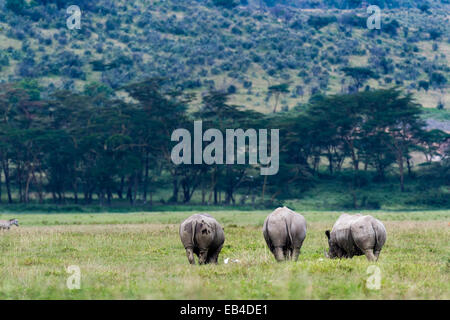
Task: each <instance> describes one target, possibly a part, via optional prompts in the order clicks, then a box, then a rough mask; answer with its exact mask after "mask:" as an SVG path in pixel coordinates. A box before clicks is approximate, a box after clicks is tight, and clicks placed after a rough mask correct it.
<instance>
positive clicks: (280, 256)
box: [273, 247, 284, 262]
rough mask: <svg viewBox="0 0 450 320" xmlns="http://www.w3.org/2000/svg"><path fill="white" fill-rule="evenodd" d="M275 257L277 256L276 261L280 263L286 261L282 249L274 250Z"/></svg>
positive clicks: (276, 248)
mask: <svg viewBox="0 0 450 320" xmlns="http://www.w3.org/2000/svg"><path fill="white" fill-rule="evenodd" d="M273 255H274V256H275V259H276V260H277V261H278V262H280V261H283V260H284V253H283V248H282V247H275V248H274V249H273Z"/></svg>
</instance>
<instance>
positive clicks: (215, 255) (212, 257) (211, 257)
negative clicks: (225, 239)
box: [208, 246, 222, 264]
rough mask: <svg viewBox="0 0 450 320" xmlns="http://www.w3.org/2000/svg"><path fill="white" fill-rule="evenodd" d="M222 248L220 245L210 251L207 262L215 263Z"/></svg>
mask: <svg viewBox="0 0 450 320" xmlns="http://www.w3.org/2000/svg"><path fill="white" fill-rule="evenodd" d="M221 250H222V246H220V247H219V248H217V249H216V251H214V253H212V254H211V255H210V256H209V258H208V263H215V264H217V261H218V260H219V253H220V251H221Z"/></svg>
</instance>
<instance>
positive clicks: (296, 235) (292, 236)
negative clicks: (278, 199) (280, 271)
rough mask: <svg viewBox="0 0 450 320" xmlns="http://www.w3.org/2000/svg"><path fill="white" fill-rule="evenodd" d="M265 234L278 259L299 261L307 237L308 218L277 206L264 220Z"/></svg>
mask: <svg viewBox="0 0 450 320" xmlns="http://www.w3.org/2000/svg"><path fill="white" fill-rule="evenodd" d="M263 235H264V239H265V240H266V243H267V246H268V247H269V249H270V251H271V252H272V253H273V255H274V256H275V259H276V260H277V261H283V260H289V259H290V260H294V261H297V259H298V256H299V254H300V248H301V247H302V244H303V240H305V237H306V220H305V218H304V217H303V216H302V215H301V214H299V213H297V212H294V211H292V210H290V209H288V208H286V207H283V208H277V209H275V210H274V211H273V212H272V213H271V214H269V215H268V216H267V218H266V220H265V221H264V226H263Z"/></svg>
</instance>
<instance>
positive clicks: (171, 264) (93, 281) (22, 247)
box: [0, 210, 450, 299]
mask: <svg viewBox="0 0 450 320" xmlns="http://www.w3.org/2000/svg"><path fill="white" fill-rule="evenodd" d="M269 213H270V210H261V211H237V210H232V211H214V212H211V214H212V215H213V216H214V217H215V218H216V219H217V220H218V221H219V222H220V223H221V224H222V225H223V226H224V229H225V236H226V240H225V244H224V247H223V250H222V252H221V254H220V256H219V264H218V265H202V266H199V265H194V266H191V265H189V264H188V261H187V258H186V255H185V251H184V248H183V246H182V245H181V242H180V239H179V236H178V226H179V224H180V223H181V222H182V221H183V220H184V219H185V218H187V217H188V216H189V215H191V214H192V212H176V213H168V212H137V213H120V214H118V213H98V214H94V213H93V214H89V213H82V214H73V213H71V214H15V215H10V214H1V215H0V219H10V218H13V217H14V218H18V219H19V222H20V227H18V228H16V227H15V226H14V227H12V228H11V230H9V231H1V232H0V299H449V298H450V281H449V280H450V279H449V275H450V210H440V211H387V212H386V211H385V212H382V211H373V212H368V213H365V214H371V215H373V216H374V217H376V218H378V219H380V220H381V221H383V223H384V224H385V226H386V229H387V234H388V237H387V242H386V244H385V246H384V248H383V250H382V252H381V255H380V259H379V260H378V262H377V263H376V266H377V267H378V268H379V270H380V276H381V283H380V285H381V286H380V288H379V290H371V289H368V288H367V286H366V283H367V279H368V278H369V277H370V276H371V274H370V273H367V269H368V267H369V266H370V265H371V264H373V263H370V262H368V261H367V260H366V258H365V257H364V256H361V257H355V258H353V259H351V260H347V259H343V260H329V259H326V258H325V257H324V249H326V248H327V241H326V237H325V235H324V231H325V230H326V229H331V227H332V226H333V223H334V222H335V221H336V219H337V218H338V216H339V215H340V214H341V213H342V212H330V211H319V212H313V211H307V212H300V213H302V214H303V215H304V216H305V218H306V220H307V227H308V230H307V236H306V239H305V242H304V243H303V247H302V250H301V255H300V257H299V260H298V261H297V262H283V263H277V262H275V259H274V258H273V256H272V255H271V253H270V252H269V250H268V249H267V247H266V245H265V242H264V239H263V236H262V224H263V221H264V218H265V217H266V216H267V214H269ZM227 258H228V260H227V262H228V263H224V259H227ZM71 265H75V266H78V267H79V268H80V272H81V281H80V289H75V290H70V289H69V288H68V287H67V279H68V278H69V277H70V275H71V274H69V273H68V272H67V267H68V266H71Z"/></svg>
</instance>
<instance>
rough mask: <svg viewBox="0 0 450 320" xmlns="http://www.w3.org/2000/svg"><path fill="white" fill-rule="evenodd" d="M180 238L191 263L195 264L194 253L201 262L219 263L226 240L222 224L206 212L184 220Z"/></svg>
mask: <svg viewBox="0 0 450 320" xmlns="http://www.w3.org/2000/svg"><path fill="white" fill-rule="evenodd" d="M180 238H181V242H182V243H183V246H184V248H185V249H186V255H187V258H188V260H189V263H190V264H195V260H194V253H195V254H196V255H197V257H198V263H199V264H207V263H217V259H218V257H219V253H220V250H222V246H223V243H224V242H225V234H224V232H223V228H222V226H221V225H220V224H219V223H218V222H217V221H216V219H214V218H213V217H212V216H210V215H209V214H206V213H201V214H194V215H192V216H190V217H189V218H187V219H186V220H184V221H183V222H182V223H181V225H180Z"/></svg>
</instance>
